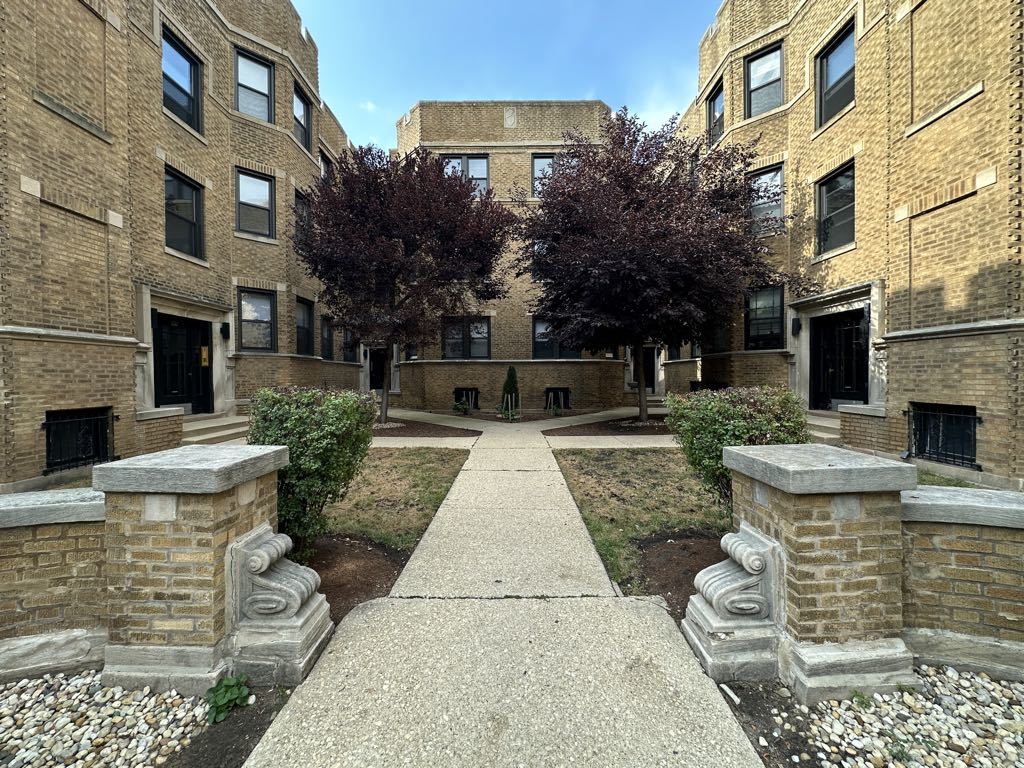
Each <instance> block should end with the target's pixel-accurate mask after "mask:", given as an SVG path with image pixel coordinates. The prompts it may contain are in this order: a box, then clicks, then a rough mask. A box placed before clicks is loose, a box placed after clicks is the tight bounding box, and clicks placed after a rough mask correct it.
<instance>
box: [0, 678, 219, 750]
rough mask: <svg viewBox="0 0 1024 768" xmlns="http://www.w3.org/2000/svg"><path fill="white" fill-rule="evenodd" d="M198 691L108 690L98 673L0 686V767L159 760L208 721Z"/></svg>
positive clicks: (187, 740)
mask: <svg viewBox="0 0 1024 768" xmlns="http://www.w3.org/2000/svg"><path fill="white" fill-rule="evenodd" d="M206 713H207V705H206V702H205V701H203V699H202V698H201V697H191V698H186V697H184V696H180V695H179V694H177V693H175V692H174V691H170V692H168V693H152V692H150V690H149V688H143V689H142V690H141V691H127V690H125V689H123V688H120V687H117V688H106V687H104V686H103V685H102V683H100V675H99V672H95V671H89V672H83V673H81V674H77V675H65V674H56V675H46V676H44V677H41V678H35V679H31V680H22V681H20V682H17V683H8V684H6V685H0V766H3V768H28V766H32V767H33V768H36V767H37V766H40V767H41V766H46V767H47V768H49V766H71V767H72V768H87V767H88V768H93V767H94V766H156V765H163V764H164V763H165V762H166V761H167V758H168V756H169V755H171V754H172V753H174V752H178V751H180V750H181V749H182V748H183V747H187V746H188V745H189V743H190V741H191V737H192V736H194V735H195V734H196V733H198V732H199V731H201V730H203V728H205V727H206Z"/></svg>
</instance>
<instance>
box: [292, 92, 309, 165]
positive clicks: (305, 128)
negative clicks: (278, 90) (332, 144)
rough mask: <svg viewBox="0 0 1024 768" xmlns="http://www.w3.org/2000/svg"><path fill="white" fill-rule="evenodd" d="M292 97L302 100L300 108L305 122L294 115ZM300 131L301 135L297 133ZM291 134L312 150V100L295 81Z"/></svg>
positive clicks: (293, 109) (307, 149)
mask: <svg viewBox="0 0 1024 768" xmlns="http://www.w3.org/2000/svg"><path fill="white" fill-rule="evenodd" d="M294 98H297V99H298V100H299V101H300V102H302V108H303V112H304V113H305V114H304V117H305V122H300V121H299V118H298V117H296V116H295V102H294ZM300 132H301V134H302V135H301V136H300V135H299V133H300ZM292 136H294V137H295V140H296V141H297V142H299V144H300V145H301V146H302V147H303V148H304V149H305V150H306V151H307V152H312V151H313V102H312V101H311V100H310V99H309V97H307V96H306V92H305V91H303V90H302V88H301V86H300V85H299V84H298V83H297V82H296V83H295V92H294V97H293V101H292Z"/></svg>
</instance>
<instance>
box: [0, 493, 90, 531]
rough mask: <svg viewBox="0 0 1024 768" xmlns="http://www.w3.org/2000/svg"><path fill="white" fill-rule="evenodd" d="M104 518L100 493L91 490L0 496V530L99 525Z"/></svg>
mask: <svg viewBox="0 0 1024 768" xmlns="http://www.w3.org/2000/svg"><path fill="white" fill-rule="evenodd" d="M105 519H106V509H105V507H104V503H103V494H102V493H101V492H100V491H95V490H93V489H92V488H69V489H65V490H58V491H31V492H29V493H5V494H2V495H0V528H18V527H20V526H23V525H52V524H57V523H89V522H102V521H103V520H105Z"/></svg>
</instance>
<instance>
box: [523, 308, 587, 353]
mask: <svg viewBox="0 0 1024 768" xmlns="http://www.w3.org/2000/svg"><path fill="white" fill-rule="evenodd" d="M543 322H546V321H545V319H544V318H543V317H539V316H536V315H535V316H534V317H533V319H532V321H531V322H530V328H531V334H532V337H533V359H534V360H578V359H580V358H581V357H582V356H583V355H582V354H581V353H580V350H578V349H576V350H573V349H563V348H562V344H561V342H559V341H557V340H555V339H547V340H545V341H540V340H538V339H537V323H543ZM542 345H548V346H549V347H550V349H551V354H550V355H548V354H542V352H543V346H542Z"/></svg>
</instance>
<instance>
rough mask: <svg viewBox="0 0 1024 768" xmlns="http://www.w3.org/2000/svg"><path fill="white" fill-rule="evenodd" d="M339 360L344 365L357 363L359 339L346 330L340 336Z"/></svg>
mask: <svg viewBox="0 0 1024 768" xmlns="http://www.w3.org/2000/svg"><path fill="white" fill-rule="evenodd" d="M341 359H342V360H344V361H345V362H346V363H358V362H359V339H357V338H356V335H355V334H354V333H352V331H350V330H349V329H348V328H346V329H345V331H344V332H343V333H342V336H341Z"/></svg>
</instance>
